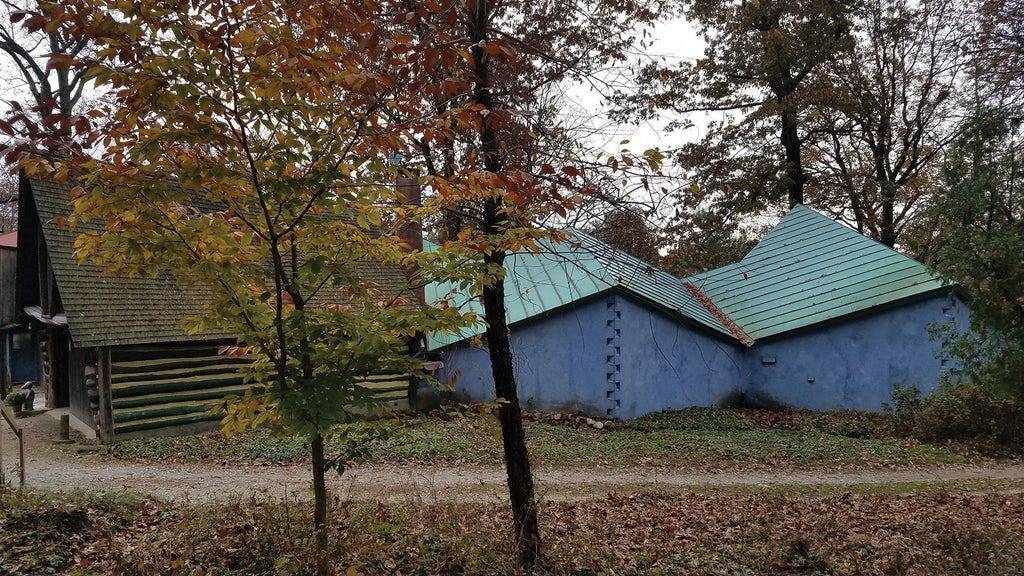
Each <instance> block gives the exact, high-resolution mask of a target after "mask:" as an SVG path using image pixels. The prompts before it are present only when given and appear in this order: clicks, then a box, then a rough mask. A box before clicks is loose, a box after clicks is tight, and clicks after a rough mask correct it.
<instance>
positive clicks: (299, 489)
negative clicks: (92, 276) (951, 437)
mask: <svg viewBox="0 0 1024 576" xmlns="http://www.w3.org/2000/svg"><path fill="white" fill-rule="evenodd" d="M17 422H18V424H19V425H21V426H23V427H24V429H25V431H26V453H27V454H26V460H27V462H26V466H25V470H26V477H27V478H26V484H27V485H29V486H32V487H37V488H45V489H48V490H55V491H71V490H77V489H81V490H107V491H114V492H117V491H130V492H135V493H141V494H147V495H150V496H154V497H157V498H161V499H170V500H178V501H184V502H208V501H217V500H227V499H230V498H238V497H243V498H245V497H250V496H253V495H256V496H258V497H271V498H306V497H307V496H308V494H309V477H310V473H309V470H308V468H305V467H301V466H245V465H239V466H234V465H209V464H202V463H195V464H164V463H154V464H137V463H123V462H101V461H94V460H92V459H88V458H82V457H81V456H80V455H77V453H76V451H75V447H74V445H59V444H55V443H54V440H56V439H57V436H58V420H57V418H56V417H55V415H54V414H52V413H47V414H38V415H35V416H31V417H28V418H21V419H18V420H17ZM0 424H2V425H3V432H2V436H0V439H2V449H3V463H4V468H5V473H6V474H7V475H8V482H10V481H11V479H12V477H13V478H14V479H15V481H16V478H17V476H16V471H15V470H14V469H12V466H13V465H14V464H16V462H17V443H16V440H15V438H14V436H13V435H12V434H11V431H10V429H9V428H8V427H7V426H6V424H5V423H3V422H0ZM12 472H14V474H12ZM329 478H330V479H329V484H330V489H331V490H332V492H334V493H335V494H337V495H338V496H341V497H355V498H380V499H384V500H392V501H394V500H399V501H401V500H408V499H414V500H423V501H487V500H495V501H499V500H503V499H505V498H506V495H507V492H506V488H505V487H504V482H505V475H504V470H502V469H500V468H494V467H479V466H475V467H458V468H456V467H450V466H424V465H401V466H397V465H373V466H363V467H359V468H356V469H353V470H350V471H348V472H346V473H345V475H344V476H342V477H338V476H337V475H333V474H332V475H330V477H329ZM536 480H537V485H538V492H539V493H540V494H541V495H542V496H543V497H545V498H547V499H574V498H583V497H588V496H595V495H602V494H607V493H610V492H614V491H618V492H629V491H634V490H641V489H643V490H678V489H680V488H683V487H695V486H696V487H715V486H734V487H743V486H746V487H758V486H764V487H770V486H816V485H836V486H843V485H854V484H888V483H903V482H957V481H971V482H972V483H973V484H974V485H975V486H979V485H980V486H981V487H982V488H984V487H985V486H986V485H987V483H989V482H991V483H992V487H993V488H996V487H998V486H997V485H996V483H998V482H1002V481H1007V480H1009V481H1022V480H1024V464H1014V465H992V466H957V467H941V468H929V469H912V470H864V471H839V472H833V471H787V472H785V473H782V474H778V473H771V472H760V471H744V472H711V473H702V472H694V473H691V472H683V471H675V470H670V469H663V468H644V467H636V468H587V469H565V468H559V469H540V470H537V471H536Z"/></svg>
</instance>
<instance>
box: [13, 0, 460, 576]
mask: <svg viewBox="0 0 1024 576" xmlns="http://www.w3.org/2000/svg"><path fill="white" fill-rule="evenodd" d="M392 8H393V7H392V6H391V5H389V4H387V3H381V4H376V3H373V2H341V3H338V2H333V1H331V2H327V1H322V0H299V1H297V2H290V3H284V4H282V3H278V2H273V1H262V0H251V1H248V2H237V1H234V0H207V1H202V2H198V3H196V2H193V3H190V4H182V5H179V6H172V5H168V4H166V3H163V2H145V1H144V2H137V3H132V4H125V3H122V2H116V1H113V0H111V1H107V0H80V1H76V2H61V3H59V4H57V3H44V4H41V5H40V10H39V11H38V12H36V13H34V14H31V15H29V16H28V17H27V18H26V22H27V23H28V26H29V27H30V28H31V29H32V30H44V31H51V30H54V31H56V32H57V33H59V34H60V35H61V37H65V38H73V39H75V40H76V41H78V42H88V43H90V44H91V45H94V46H95V47H96V49H97V52H96V54H95V58H90V59H82V60H80V61H76V62H70V61H68V60H67V59H66V58H64V57H63V56H62V57H59V58H58V59H57V60H55V61H54V63H53V65H54V66H58V67H68V68H67V69H68V71H69V72H72V71H73V73H75V74H78V73H80V72H84V76H85V77H88V78H91V79H94V80H95V81H96V82H97V84H99V85H101V86H104V87H107V88H109V89H110V90H111V100H110V103H109V104H108V105H104V106H102V107H100V108H97V109H95V110H91V111H89V112H88V113H87V114H83V115H75V114H61V115H60V116H59V118H56V119H54V118H46V119H45V121H44V122H43V125H42V126H40V125H39V122H38V121H37V119H36V118H35V117H34V115H33V114H31V113H27V112H26V113H24V114H21V115H19V116H16V117H15V118H14V120H15V123H13V125H7V124H4V125H3V128H4V129H6V130H8V132H10V133H14V132H20V133H28V134H30V135H32V136H33V139H32V140H31V141H25V140H22V141H19V142H18V143H17V144H16V145H14V146H11V147H8V148H7V150H6V153H7V158H8V159H9V160H11V161H16V162H17V165H18V166H19V167H20V168H21V169H23V170H25V171H26V173H27V174H29V175H36V176H39V177H44V178H53V179H56V180H59V181H63V180H66V179H69V178H70V179H73V180H74V181H75V182H76V183H77V186H75V188H74V192H73V197H72V198H70V199H69V200H70V201H72V202H73V207H74V209H73V213H72V215H71V217H70V218H69V221H68V225H69V226H71V227H73V228H74V230H76V231H77V232H78V233H79V235H78V238H77V241H76V245H75V247H76V250H77V253H78V255H79V257H80V258H82V259H87V260H90V261H95V262H96V263H98V264H100V265H102V266H103V267H104V270H105V272H106V273H112V274H146V275H161V274H168V273H169V274H170V275H172V276H173V277H175V278H177V279H178V281H179V282H182V283H186V284H188V285H190V286H195V288H196V289H201V290H205V291H207V293H208V298H209V306H208V311H207V314H206V315H204V316H202V317H196V318H190V319H187V320H186V322H185V323H184V324H183V327H184V328H185V329H187V330H188V331H190V332H198V331H203V330H226V331H228V332H230V333H233V334H234V335H235V337H236V339H237V346H233V347H231V348H230V349H229V351H232V352H245V353H252V354H254V355H255V357H256V360H255V362H254V363H253V365H252V367H251V370H250V371H249V373H248V378H249V379H250V381H251V382H252V387H251V388H250V389H249V391H248V392H246V394H245V396H244V397H242V398H240V399H236V401H233V402H229V403H228V405H227V406H226V410H227V416H226V417H225V420H224V428H225V431H227V432H233V431H237V430H240V429H243V428H245V427H248V426H256V425H260V424H271V425H274V426H277V427H279V428H281V429H283V430H286V431H287V432H289V433H292V434H296V435H299V436H301V437H303V438H305V439H306V440H307V441H308V443H309V446H310V450H311V454H312V475H313V488H314V528H315V534H316V538H315V541H316V544H317V546H316V549H317V562H316V566H317V573H318V574H326V573H328V572H329V571H330V570H329V566H328V564H327V555H326V552H327V525H328V516H327V493H326V487H325V478H324V475H325V473H326V472H328V471H329V470H331V469H332V468H336V469H337V470H338V471H339V472H341V471H342V470H343V469H344V466H345V464H346V462H347V454H346V453H345V452H342V453H336V454H328V453H327V449H326V446H327V444H328V441H329V440H331V439H340V440H343V441H344V440H353V438H352V436H353V435H354V434H356V432H354V431H353V429H352V428H349V427H345V426H344V425H345V424H347V423H349V422H352V421H354V420H357V419H361V418H362V417H364V416H365V415H366V413H367V411H368V410H372V408H373V406H374V403H373V399H372V397H371V395H370V394H369V392H368V391H367V390H366V389H364V388H363V387H361V386H360V385H359V384H358V383H359V381H360V380H361V378H363V377H364V376H365V375H367V374H369V373H370V372H372V371H376V370H382V369H388V370H396V371H409V372H419V368H418V362H419V361H418V359H415V358H411V357H409V356H408V355H406V354H403V353H401V352H402V349H403V347H404V342H405V341H406V340H407V339H408V338H411V337H414V335H416V334H418V333H422V332H424V331H428V330H443V329H445V328H447V327H451V326H455V325H461V324H464V323H465V320H463V319H461V318H460V316H459V314H458V313H457V312H456V311H455V310H453V309H444V308H443V307H439V308H434V307H421V306H419V303H417V302H415V301H413V297H412V296H411V294H412V293H411V292H410V290H409V288H410V286H409V282H408V281H406V277H405V276H403V275H402V270H401V268H400V267H405V268H406V269H408V268H409V267H410V266H411V265H413V264H415V265H416V268H417V275H416V279H415V281H416V282H426V281H429V280H430V279H431V274H433V272H432V270H433V268H432V266H434V265H435V264H437V265H438V266H440V267H442V268H443V267H444V266H445V263H444V261H443V259H444V252H441V253H439V254H433V255H429V256H428V255H424V254H422V253H420V252H415V251H412V252H410V247H409V246H407V245H403V243H402V242H401V241H400V240H399V239H398V236H397V235H396V233H395V230H394V227H396V226H401V225H403V224H406V223H408V222H410V221H415V220H417V219H419V218H421V217H422V214H420V213H419V210H420V209H421V208H420V207H418V206H407V205H402V204H401V202H400V199H399V198H398V196H397V194H396V192H395V190H394V186H393V182H394V181H395V178H396V177H397V176H398V175H399V168H398V167H397V166H395V165H393V164H392V163H391V162H390V161H389V159H393V158H396V157H398V156H400V155H402V154H408V148H409V146H410V142H412V140H413V139H414V138H416V137H418V135H421V134H423V133H425V132H426V131H428V130H431V129H433V127H434V124H433V123H434V122H435V120H436V118H434V117H433V116H432V114H431V113H425V112H423V111H422V110H420V108H419V107H420V105H421V101H420V100H419V99H418V98H414V97H412V96H405V97H403V96H402V95H403V94H404V95H417V94H424V93H431V92H432V91H433V92H437V91H440V90H442V89H444V88H442V87H441V86H440V85H438V84H436V83H434V78H433V77H432V76H431V75H429V74H426V73H425V68H426V66H427V65H426V64H424V60H423V59H422V58H421V54H423V53H424V50H426V49H428V47H426V46H421V45H419V44H418V42H417V40H416V39H415V37H414V36H413V35H411V34H409V33H408V29H407V28H406V29H404V30H403V29H402V28H401V27H397V28H396V27H395V26H394V25H392V24H394V22H395V20H396V14H395V13H394V12H393V11H391V10H392ZM421 10H426V8H421ZM399 16H400V17H401V18H405V13H404V12H402V13H401V14H400V15H399ZM384 24H389V25H387V26H385V25H384ZM449 45H452V44H450V43H449ZM442 46H444V44H442ZM429 49H432V50H434V52H433V53H434V54H435V55H436V57H437V58H438V59H439V60H443V61H444V63H445V64H446V65H447V66H450V67H453V66H454V64H455V62H456V60H457V59H458V58H460V57H464V55H465V54H466V53H465V52H464V51H462V50H460V49H450V50H441V49H438V48H436V47H429ZM396 116H401V117H402V118H405V121H404V122H402V123H396V122H393V121H392V119H393V118H394V117H396ZM91 118H97V119H101V120H102V121H103V123H102V126H96V125H95V124H94V123H92V122H91V121H90V119H91ZM89 150H99V151H100V152H99V154H98V156H90V155H89V154H87V153H86V152H87V151H89ZM466 189H467V188H466V187H464V186H462V182H450V183H447V186H446V187H445V190H446V191H447V192H449V193H451V194H452V195H453V196H454V195H457V194H465V193H466V192H465V190H466ZM445 273H446V278H458V273H459V271H458V270H456V269H455V268H454V267H448V268H446V269H445ZM470 274H471V276H472V278H473V279H474V280H475V279H476V274H475V273H474V272H473V271H472V270H471V271H470ZM395 278H398V279H399V280H398V281H395V280H394V279H395ZM345 445H350V446H351V445H353V444H352V443H351V442H348V443H345Z"/></svg>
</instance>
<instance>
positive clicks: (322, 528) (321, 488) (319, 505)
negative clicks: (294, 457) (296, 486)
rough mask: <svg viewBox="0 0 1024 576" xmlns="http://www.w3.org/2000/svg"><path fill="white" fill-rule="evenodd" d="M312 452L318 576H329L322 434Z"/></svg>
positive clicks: (324, 460) (313, 441)
mask: <svg viewBox="0 0 1024 576" xmlns="http://www.w3.org/2000/svg"><path fill="white" fill-rule="evenodd" d="M310 452H311V453H312V456H313V458H312V459H313V532H314V534H315V538H316V551H315V553H316V575H317V576H327V575H328V574H330V564H329V562H328V557H327V484H326V483H325V482H324V474H325V473H326V471H327V470H326V469H327V464H326V463H327V460H326V459H325V458H324V437H323V436H321V435H320V434H316V435H315V436H313V440H312V441H311V442H310Z"/></svg>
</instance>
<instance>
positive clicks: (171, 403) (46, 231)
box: [16, 178, 408, 442]
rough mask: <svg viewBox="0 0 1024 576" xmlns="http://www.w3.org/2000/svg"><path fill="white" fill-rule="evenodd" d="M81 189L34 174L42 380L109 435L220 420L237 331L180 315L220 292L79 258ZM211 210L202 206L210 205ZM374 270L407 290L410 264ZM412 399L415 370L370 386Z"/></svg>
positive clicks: (21, 234) (25, 196) (24, 257)
mask: <svg viewBox="0 0 1024 576" xmlns="http://www.w3.org/2000/svg"><path fill="white" fill-rule="evenodd" d="M70 188H71V186H70V185H62V184H56V183H53V182H47V181H41V180H39V179H24V178H23V179H22V181H21V185H20V206H19V221H20V227H19V230H18V242H19V246H20V247H21V249H20V251H19V253H18V275H17V291H16V300H17V302H16V305H17V308H18V309H19V310H22V311H24V312H25V314H26V315H27V316H28V317H29V318H30V319H31V322H32V324H33V327H34V331H35V333H36V334H37V337H36V342H37V344H38V349H39V366H40V367H39V374H38V379H39V381H40V382H41V384H42V387H43V389H44V390H45V395H46V405H47V406H48V407H67V408H68V409H69V412H70V414H71V415H72V417H73V418H75V419H76V420H78V421H79V422H80V423H81V424H82V425H83V426H84V427H85V428H88V429H90V430H95V431H96V432H97V435H98V437H99V438H100V440H101V441H103V442H111V441H114V440H116V439H119V438H124V437H128V436H131V435H139V434H157V433H168V432H182V431H187V430H188V429H189V428H190V427H196V426H201V425H203V424H204V423H209V422H210V421H211V420H216V419H217V417H216V416H212V415H211V414H210V413H209V407H210V405H211V404H212V403H214V402H215V401H217V400H219V399H220V398H223V397H224V396H225V395H227V394H232V393H238V392H241V391H243V390H244V389H245V384H243V381H242V375H241V373H240V368H241V367H243V366H244V365H245V364H247V363H248V362H249V360H247V359H245V358H239V357H229V356H225V355H222V354H218V348H219V346H220V345H222V344H225V343H233V342H234V338H232V337H231V336H230V335H229V334H225V333H209V334H202V335H198V336H195V335H191V336H190V335H187V334H186V333H185V331H184V330H183V329H182V328H181V326H180V325H179V323H180V321H181V320H182V319H183V318H184V317H186V316H188V315H194V314H202V313H203V311H204V307H205V304H206V302H207V300H208V297H207V295H208V293H207V292H206V291H205V290H203V289H202V288H186V287H183V286H182V285H180V284H179V283H178V282H176V281H175V279H174V278H173V277H172V276H171V275H170V274H169V273H163V274H160V275H158V276H157V277H155V278H150V277H143V276H134V277H118V276H111V275H106V276H103V275H101V273H100V269H99V268H98V267H96V266H95V265H93V264H91V263H79V262H78V259H77V258H76V257H75V254H74V249H73V242H74V235H73V234H72V233H71V232H70V231H69V230H68V228H67V226H65V225H62V224H61V221H62V220H63V219H64V218H66V217H67V216H68V214H69V212H70V207H69V194H70ZM199 209H202V207H199ZM363 272H364V273H365V274H364V278H365V279H366V280H367V281H369V282H372V283H375V284H377V285H378V286H380V287H382V289H384V290H385V291H395V290H398V289H400V287H402V286H405V285H406V284H407V280H406V278H405V276H404V274H403V273H402V271H401V270H400V269H398V268H396V267H382V266H380V265H379V263H367V265H366V266H365V269H364V271H363ZM366 384H367V385H369V386H372V387H374V388H377V389H379V390H380V391H381V392H383V393H388V394H393V395H396V396H406V395H407V392H406V391H407V390H408V376H406V375H395V374H383V375H380V376H377V377H374V378H372V379H371V380H370V381H368V382H367V383H366Z"/></svg>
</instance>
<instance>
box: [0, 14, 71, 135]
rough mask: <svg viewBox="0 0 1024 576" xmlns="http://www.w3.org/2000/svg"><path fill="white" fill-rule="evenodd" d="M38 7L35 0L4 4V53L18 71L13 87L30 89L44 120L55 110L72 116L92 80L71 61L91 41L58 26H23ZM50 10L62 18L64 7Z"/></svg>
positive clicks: (0, 20)
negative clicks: (37, 27) (72, 65)
mask: <svg viewBox="0 0 1024 576" xmlns="http://www.w3.org/2000/svg"><path fill="white" fill-rule="evenodd" d="M38 8H39V6H37V3H36V2H34V1H27V2H22V3H19V2H17V1H14V0H5V1H4V2H3V4H2V5H0V52H3V54H4V55H5V56H6V57H7V60H8V61H9V62H10V63H11V65H12V66H13V69H14V71H15V76H14V78H12V79H11V80H12V81H13V82H14V86H13V87H14V88H20V89H24V90H25V91H27V92H28V94H29V95H30V96H31V102H30V103H28V104H29V105H28V108H34V109H35V111H36V114H37V116H38V118H39V119H40V120H44V119H46V118H47V117H49V116H50V115H51V114H54V113H57V114H62V115H70V114H71V113H72V112H73V111H74V109H75V107H76V105H77V104H78V103H79V102H80V101H81V99H82V96H83V94H84V93H85V87H86V84H87V82H88V81H87V79H86V77H85V72H86V71H85V69H84V68H72V67H70V66H68V65H67V64H68V63H70V62H71V61H73V60H74V59H76V58H79V57H82V56H84V55H86V54H87V52H88V50H89V41H88V39H86V38H82V37H78V38H75V37H72V36H69V35H68V34H66V33H65V32H63V31H62V30H60V29H59V28H57V27H48V28H47V27H43V28H39V29H37V30H31V31H30V30H29V29H27V28H25V27H24V26H22V25H21V22H22V20H23V19H25V18H26V17H28V16H29V15H30V13H31V12H33V11H36V10H37V9H38ZM47 9H48V10H51V11H52V12H53V16H54V17H55V18H59V17H60V16H61V12H62V10H63V7H62V6H60V5H56V6H54V7H52V8H47ZM62 62H63V65H62ZM55 64H56V65H55ZM19 106H20V105H19Z"/></svg>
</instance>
